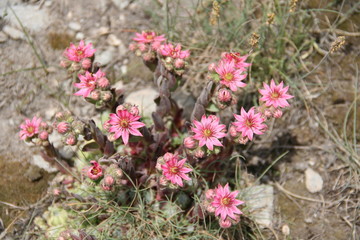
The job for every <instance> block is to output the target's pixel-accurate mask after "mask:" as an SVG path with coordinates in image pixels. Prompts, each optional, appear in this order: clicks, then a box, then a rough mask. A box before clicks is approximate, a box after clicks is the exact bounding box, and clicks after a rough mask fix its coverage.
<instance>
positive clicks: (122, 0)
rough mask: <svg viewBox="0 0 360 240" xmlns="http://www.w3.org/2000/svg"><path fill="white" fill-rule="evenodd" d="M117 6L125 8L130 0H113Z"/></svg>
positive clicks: (121, 8)
mask: <svg viewBox="0 0 360 240" xmlns="http://www.w3.org/2000/svg"><path fill="white" fill-rule="evenodd" d="M111 1H112V2H113V3H114V4H115V6H117V7H118V8H119V9H120V10H123V9H125V8H126V7H127V6H129V4H130V0H111Z"/></svg>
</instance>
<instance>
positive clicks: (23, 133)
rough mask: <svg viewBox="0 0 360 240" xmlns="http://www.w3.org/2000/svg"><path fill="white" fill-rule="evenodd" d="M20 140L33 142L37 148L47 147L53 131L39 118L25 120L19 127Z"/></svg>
mask: <svg viewBox="0 0 360 240" xmlns="http://www.w3.org/2000/svg"><path fill="white" fill-rule="evenodd" d="M20 128H21V130H20V133H19V136H20V139H21V140H25V141H27V142H33V143H35V144H36V145H39V146H47V145H49V141H48V138H49V134H51V133H52V131H53V129H52V127H51V126H49V125H48V124H47V123H46V122H43V121H42V120H41V118H37V117H33V118H32V119H31V120H30V119H28V118H26V119H25V122H24V123H23V124H21V125H20Z"/></svg>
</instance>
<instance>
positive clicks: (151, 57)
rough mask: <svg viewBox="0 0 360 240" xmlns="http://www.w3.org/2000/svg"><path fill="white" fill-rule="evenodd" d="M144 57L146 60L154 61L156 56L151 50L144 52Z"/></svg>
mask: <svg viewBox="0 0 360 240" xmlns="http://www.w3.org/2000/svg"><path fill="white" fill-rule="evenodd" d="M142 57H143V60H144V61H145V62H149V61H152V60H154V58H155V56H154V54H153V53H151V52H147V53H144V55H143V56H142Z"/></svg>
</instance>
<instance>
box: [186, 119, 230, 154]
mask: <svg viewBox="0 0 360 240" xmlns="http://www.w3.org/2000/svg"><path fill="white" fill-rule="evenodd" d="M193 124H194V125H195V127H192V128H191V130H192V131H193V132H194V133H195V135H194V136H193V139H196V140H198V141H199V146H200V147H202V146H204V145H206V147H207V148H208V149H210V150H213V149H214V145H215V146H220V147H221V146H222V144H221V143H220V141H219V138H223V137H225V136H226V134H225V133H224V132H223V130H224V129H225V128H226V126H225V125H224V124H220V123H219V119H218V118H217V117H216V116H213V115H210V116H209V117H206V116H205V115H203V116H202V118H201V122H199V121H197V120H194V121H193Z"/></svg>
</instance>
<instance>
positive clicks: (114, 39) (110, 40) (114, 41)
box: [106, 34, 122, 46]
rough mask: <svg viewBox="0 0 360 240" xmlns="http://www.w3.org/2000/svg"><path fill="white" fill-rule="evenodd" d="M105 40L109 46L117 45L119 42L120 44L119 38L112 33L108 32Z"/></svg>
mask: <svg viewBox="0 0 360 240" xmlns="http://www.w3.org/2000/svg"><path fill="white" fill-rule="evenodd" d="M106 41H107V43H108V44H109V45H111V46H119V45H120V44H122V41H121V40H120V39H119V38H117V37H116V36H115V35H114V34H110V35H109V36H108V38H107V40H106Z"/></svg>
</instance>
